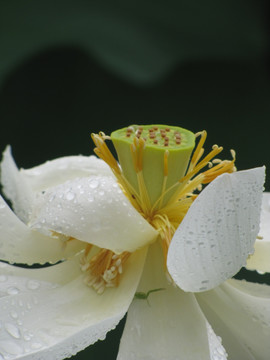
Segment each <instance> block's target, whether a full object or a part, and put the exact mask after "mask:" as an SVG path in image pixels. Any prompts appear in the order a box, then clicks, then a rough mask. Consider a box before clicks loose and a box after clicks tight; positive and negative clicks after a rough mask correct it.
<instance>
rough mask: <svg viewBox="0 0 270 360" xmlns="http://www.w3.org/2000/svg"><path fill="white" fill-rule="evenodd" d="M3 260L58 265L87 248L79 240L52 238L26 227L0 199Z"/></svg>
mask: <svg viewBox="0 0 270 360" xmlns="http://www.w3.org/2000/svg"><path fill="white" fill-rule="evenodd" d="M0 229H1V232H0V259H1V260H6V261H9V262H17V263H25V264H30V265H31V264H33V263H42V264H43V263H46V262H52V263H53V262H57V261H59V260H62V259H66V258H68V257H70V256H72V255H74V254H76V253H77V252H78V251H80V250H82V249H83V248H84V247H85V244H84V243H82V242H81V241H78V240H72V241H65V240H67V239H61V238H52V237H48V236H45V235H43V234H40V233H38V232H37V231H35V230H32V229H30V228H29V227H27V226H26V225H25V224H24V223H23V222H21V220H20V219H19V218H17V216H16V215H15V214H14V213H13V212H12V210H11V209H10V208H9V207H8V205H7V204H6V203H5V201H4V200H3V198H2V197H1V196H0Z"/></svg>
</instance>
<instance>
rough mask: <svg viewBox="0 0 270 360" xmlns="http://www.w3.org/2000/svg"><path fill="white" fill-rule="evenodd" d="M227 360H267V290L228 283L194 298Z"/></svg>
mask: <svg viewBox="0 0 270 360" xmlns="http://www.w3.org/2000/svg"><path fill="white" fill-rule="evenodd" d="M196 297H197V299H198V301H199V303H200V305H201V307H202V309H203V311H204V313H205V315H206V316H207V318H208V320H209V321H210V322H211V324H212V326H213V328H214V330H215V331H216V332H218V333H219V335H221V336H222V341H223V344H224V346H225V348H226V350H227V352H228V354H229V359H230V360H239V359H245V360H254V359H256V360H268V359H269V354H270V342H269V339H270V286H267V285H259V284H253V283H248V282H245V281H239V280H229V281H227V282H226V283H224V284H222V285H221V286H219V287H217V288H216V289H213V290H211V291H207V292H205V293H200V294H197V295H196Z"/></svg>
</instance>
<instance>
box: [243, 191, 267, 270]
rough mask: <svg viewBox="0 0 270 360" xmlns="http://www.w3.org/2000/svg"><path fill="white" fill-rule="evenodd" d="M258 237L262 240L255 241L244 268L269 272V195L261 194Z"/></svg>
mask: <svg viewBox="0 0 270 360" xmlns="http://www.w3.org/2000/svg"><path fill="white" fill-rule="evenodd" d="M259 235H260V236H261V237H262V239H258V240H256V242H255V245H254V248H255V252H254V254H253V255H251V256H250V257H249V258H248V260H247V264H246V268H247V269H249V270H257V271H259V272H263V273H264V272H270V193H263V201H262V211H261V224H260V232H259Z"/></svg>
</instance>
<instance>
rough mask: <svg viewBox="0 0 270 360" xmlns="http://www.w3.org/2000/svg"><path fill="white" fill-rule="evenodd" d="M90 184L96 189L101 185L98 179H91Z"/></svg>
mask: <svg viewBox="0 0 270 360" xmlns="http://www.w3.org/2000/svg"><path fill="white" fill-rule="evenodd" d="M89 186H90V188H91V189H96V188H97V187H98V186H99V182H98V181H97V180H93V179H92V180H91V181H90V182H89Z"/></svg>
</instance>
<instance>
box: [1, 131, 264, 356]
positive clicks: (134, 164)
mask: <svg viewBox="0 0 270 360" xmlns="http://www.w3.org/2000/svg"><path fill="white" fill-rule="evenodd" d="M199 135H200V137H201V139H200V141H199V142H198V144H197V147H196V149H195V150H194V151H193V148H194V144H195V137H194V134H192V133H190V132H189V131H187V130H184V129H181V128H172V127H165V126H161V125H158V126H145V127H141V126H140V127H138V126H132V127H128V128H125V129H121V130H119V131H117V132H115V133H113V134H112V135H111V139H112V140H113V142H114V145H115V147H116V150H117V152H118V157H119V161H120V164H121V166H120V165H119V163H118V162H117V161H116V160H115V159H114V157H113V156H112V154H111V152H110V151H109V149H108V147H107V146H106V143H105V141H106V140H107V139H108V138H109V137H107V136H106V135H105V134H103V133H100V134H99V135H96V134H94V135H93V140H94V142H95V144H96V149H95V152H96V154H97V155H98V156H99V157H100V158H101V159H102V160H101V159H98V158H96V157H95V156H90V157H85V156H71V157H64V158H60V159H56V160H53V161H49V162H46V163H45V164H43V165H40V166H37V167H34V168H32V169H28V170H24V169H21V170H18V168H17V166H16V165H15V163H14V160H13V158H12V155H11V151H10V147H8V148H7V149H6V150H5V152H4V156H3V161H2V164H1V180H2V184H3V192H4V194H5V196H6V197H7V198H8V199H9V200H10V201H11V203H12V206H13V209H14V212H13V211H12V210H11V209H10V208H9V206H8V205H7V204H6V203H5V201H4V200H3V198H1V202H0V219H1V220H0V226H1V235H0V259H2V260H3V261H2V262H0V295H1V298H0V302H1V304H0V312H1V317H0V319H1V327H0V359H1V360H2V359H5V360H9V359H10V360H11V359H20V358H21V359H24V360H25V359H39V360H41V359H46V360H47V359H52V360H58V359H63V358H65V357H69V356H71V355H74V354H76V353H77V352H78V351H80V350H82V349H84V348H85V347H87V346H89V345H90V344H93V343H94V342H96V341H97V340H98V339H104V337H105V336H106V334H107V332H108V331H110V330H111V329H114V328H115V326H116V325H117V324H118V322H119V321H120V319H122V318H123V317H124V315H125V314H126V313H127V312H128V315H127V321H126V325H125V329H124V333H123V336H122V339H121V343H120V349H119V354H118V358H117V359H118V360H135V359H144V360H146V359H147V360H152V359H153V360H154V359H155V360H158V359H160V360H161V359H166V360H175V359H184V360H199V359H200V360H201V359H209V360H210V359H211V360H218V359H219V360H222V359H226V358H227V354H229V359H237V360H239V359H248V360H249V359H250V360H251V359H257V360H259V359H265V360H266V359H268V358H269V353H270V345H269V335H270V326H269V325H270V299H269V297H270V288H269V287H268V286H266V285H258V284H252V283H248V282H245V281H238V280H233V279H231V280H228V279H230V278H231V277H232V276H233V275H234V274H235V273H236V272H238V270H239V269H240V268H241V267H242V266H244V265H245V264H246V259H247V257H248V256H251V254H252V253H253V251H254V249H253V247H254V243H255V241H256V236H257V234H258V232H259V220H260V208H261V197H262V191H263V182H264V168H256V169H251V170H246V171H239V172H235V171H234V170H235V167H234V162H235V157H234V154H233V159H232V160H230V161H228V160H225V161H221V160H218V159H216V158H215V157H216V155H217V154H218V153H220V151H221V150H222V148H220V147H218V146H214V147H213V150H212V151H211V152H210V154H208V155H206V156H205V157H204V158H203V144H204V141H205V138H206V133H205V132H201V133H200V134H199ZM192 152H193V155H192V157H191V158H190V156H191V153H192ZM106 163H107V164H106ZM108 165H109V166H108ZM205 166H208V167H209V168H208V169H207V170H205V171H204V172H201V173H199V171H200V170H202V169H203V168H205ZM205 184H208V185H207V186H205ZM257 241H261V240H257ZM256 244H257V243H256ZM256 251H257V245H256ZM254 256H255V257H256V256H257V255H256V253H255V255H254ZM254 259H255V258H254ZM249 261H251V260H249ZM13 263H17V264H29V265H31V264H35V263H40V264H45V265H46V266H44V267H42V268H23V267H20V266H14V265H12V264H13ZM48 263H50V264H48ZM265 263H266V262H264V264H265ZM49 265H52V266H49ZM257 265H258V264H257V262H256V268H257ZM263 268H264V266H263ZM260 270H262V269H261V268H260ZM266 270H267V271H268V270H269V268H267V269H266ZM220 336H222V341H223V344H222V343H221V337H220ZM225 349H226V350H225Z"/></svg>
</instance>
